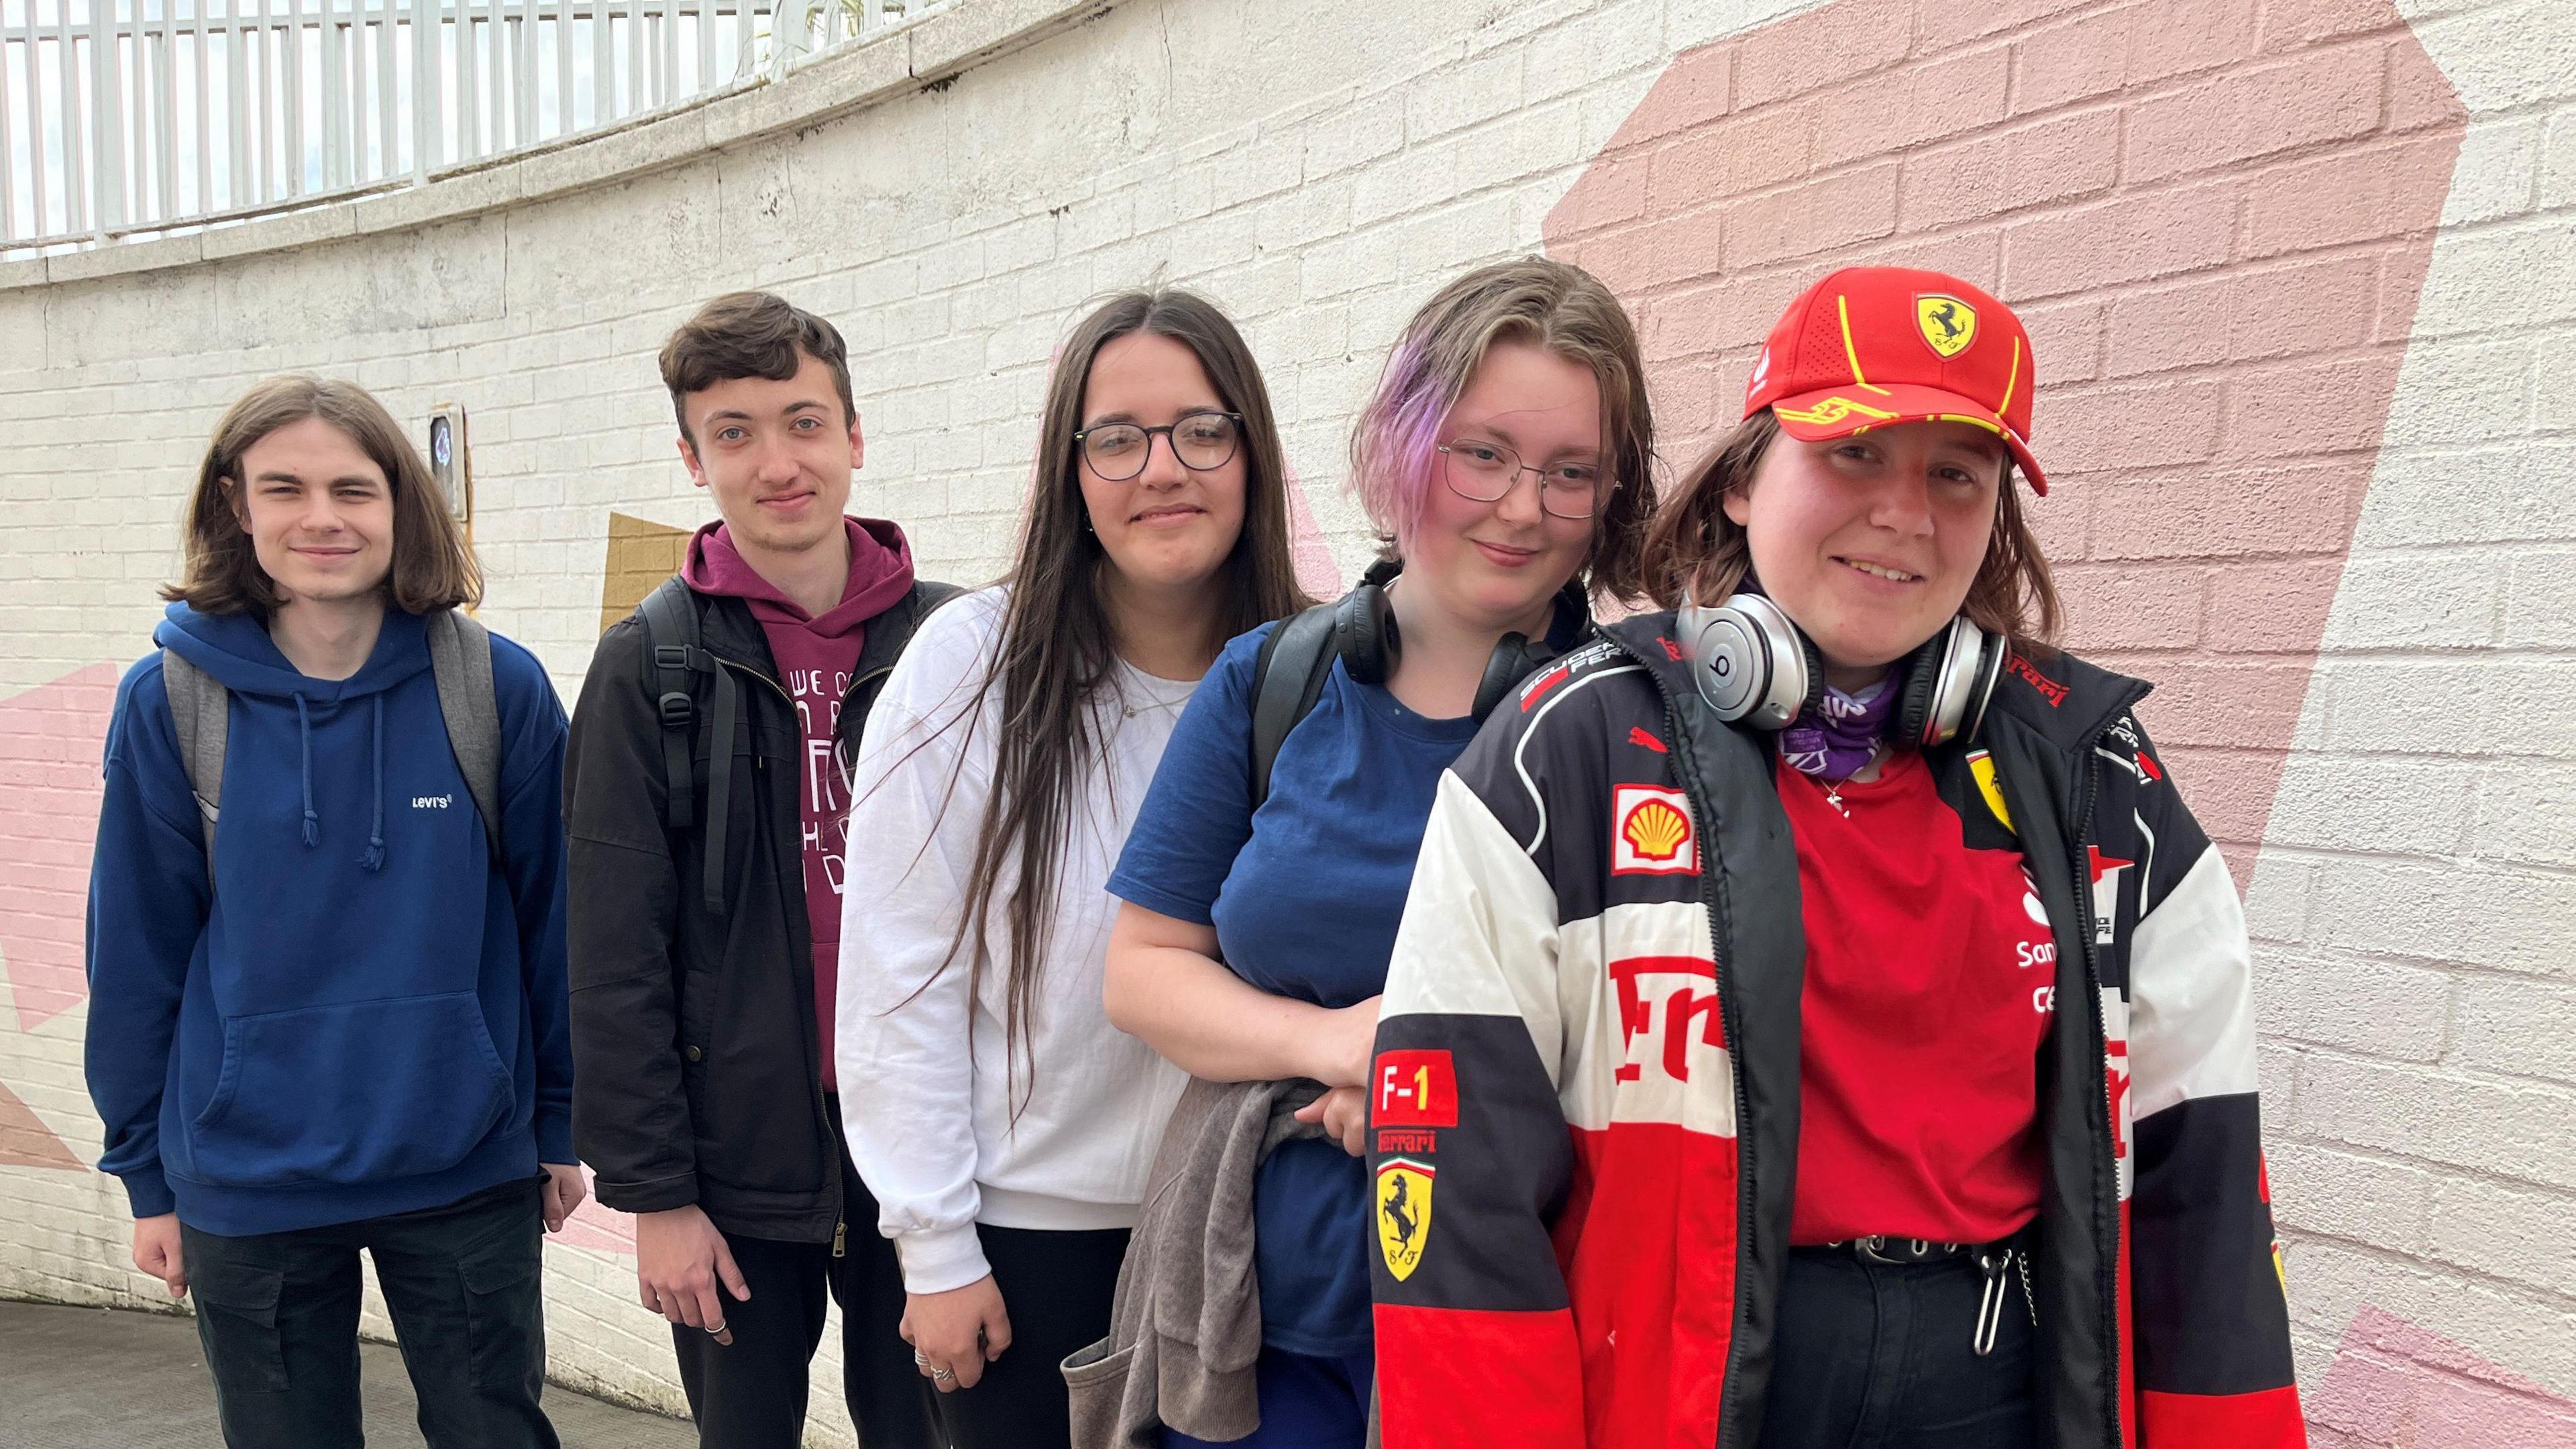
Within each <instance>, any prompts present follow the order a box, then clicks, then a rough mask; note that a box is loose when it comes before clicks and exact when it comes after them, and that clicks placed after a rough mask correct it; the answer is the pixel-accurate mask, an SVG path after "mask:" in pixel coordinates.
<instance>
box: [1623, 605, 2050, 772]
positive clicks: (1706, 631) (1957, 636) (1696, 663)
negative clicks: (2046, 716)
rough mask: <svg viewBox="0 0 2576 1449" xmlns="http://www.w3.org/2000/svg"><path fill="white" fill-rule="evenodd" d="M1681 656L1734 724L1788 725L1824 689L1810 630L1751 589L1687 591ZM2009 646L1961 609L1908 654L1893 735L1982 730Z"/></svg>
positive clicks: (1909, 742)
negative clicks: (1715, 593) (1717, 594)
mask: <svg viewBox="0 0 2576 1449" xmlns="http://www.w3.org/2000/svg"><path fill="white" fill-rule="evenodd" d="M1676 624H1677V627H1678V629H1679V630H1680V634H1681V637H1680V638H1679V639H1677V640H1676V641H1674V642H1676V643H1678V644H1679V645H1681V648H1682V657H1683V658H1685V659H1687V660H1689V661H1690V663H1691V676H1692V678H1694V679H1696V680H1697V681H1698V683H1699V695H1700V698H1701V699H1703V700H1705V701H1707V703H1708V707H1709V709H1710V710H1712V711H1713V712H1715V713H1716V715H1717V717H1718V718H1719V719H1721V720H1724V721H1725V722H1727V723H1728V724H1745V725H1750V726H1752V727H1753V728H1755V729H1762V730H1778V729H1786V728H1788V726H1789V723H1790V721H1792V720H1795V719H1796V718H1797V717H1798V715H1799V713H1800V712H1801V711H1803V710H1805V709H1806V708H1807V707H1808V706H1809V705H1812V704H1814V703H1815V702H1816V701H1817V699H1819V698H1820V697H1821V696H1822V695H1823V694H1824V689H1825V670H1824V661H1823V660H1822V658H1821V657H1819V656H1818V655H1817V653H1816V646H1815V645H1814V644H1813V643H1812V642H1810V641H1809V640H1808V638H1807V636H1806V633H1805V631H1804V630H1801V629H1800V628H1799V627H1798V626H1797V624H1796V623H1795V622H1794V621H1793V620H1791V619H1790V617H1789V615H1788V613H1787V612H1786V611H1785V610H1783V609H1782V608H1781V607H1780V606H1779V605H1778V604H1775V603H1773V602H1771V601H1770V600H1769V599H1767V598H1764V597H1763V596H1762V595H1760V594H1757V593H1753V592H1750V591H1744V592H1739V593H1737V594H1736V595H1735V597H1733V598H1731V599H1728V600H1727V601H1726V602H1725V603H1723V604H1720V605H1718V606H1717V607H1715V608H1709V607H1707V606H1706V605H1703V604H1699V603H1695V602H1693V601H1692V599H1691V597H1690V596H1689V595H1688V594H1687V593H1685V594H1684V595H1683V596H1682V606H1681V609H1680V611H1679V614H1678V616H1677V619H1676ZM2007 652H2009V650H2008V646H2007V645H2006V643H2005V641H2004V638H2003V636H2002V635H2000V634H1990V633H1988V632H1986V631H1985V630H1983V629H1980V628H1978V627H1977V626H1976V625H1975V624H1974V623H1972V622H1970V621H1969V619H1968V616H1967V615H1965V614H1962V615H1960V616H1958V617H1957V618H1954V619H1952V620H1951V621H1950V624H1949V627H1948V628H1945V629H1943V630H1942V631H1941V632H1940V633H1938V634H1935V635H1933V636H1932V637H1931V638H1930V639H1927V640H1925V641H1924V642H1923V644H1922V646H1921V647H1920V648H1917V649H1916V650H1915V651H1914V652H1913V653H1912V654H1911V655H1908V656H1907V657H1906V660H1905V665H1904V667H1905V693H1904V695H1903V696H1902V697H1901V698H1899V699H1898V701H1897V706H1896V718H1895V719H1894V720H1893V721H1892V722H1891V725H1890V728H1889V732H1888V738H1889V740H1890V741H1891V742H1892V743H1894V744H1897V745H1900V746H1902V747H1904V748H1907V749H1917V750H1922V749H1930V748H1932V747H1933V746H1935V745H1946V744H1948V743H1949V742H1950V741H1952V740H1954V739H1960V738H1968V739H1973V738H1975V737H1976V733H1977V726H1978V725H1980V724H1982V723H1984V721H1985V717H1986V701H1987V700H1988V699H1990V698H1992V697H1993V695H1994V692H1995V681H1996V680H1997V679H1998V678H2000V677H2001V676H2002V674H2003V669H2004V656H2005V654H2006V653H2007Z"/></svg>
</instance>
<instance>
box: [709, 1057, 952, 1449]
mask: <svg viewBox="0 0 2576 1449" xmlns="http://www.w3.org/2000/svg"><path fill="white" fill-rule="evenodd" d="M830 1110H831V1121H832V1131H833V1136H834V1137H835V1138H836V1139H837V1138H838V1137H839V1135H840V1127H841V1118H840V1104H839V1103H838V1102H832V1103H831V1104H830ZM841 1220H842V1223H843V1224H844V1229H843V1232H842V1241H841V1245H840V1250H839V1251H838V1252H837V1253H836V1252H835V1251H834V1248H833V1245H832V1244H830V1243H782V1242H777V1241H773V1240H771V1239H767V1238H751V1237H743V1236H741V1235H738V1234H734V1233H727V1234H725V1245H726V1246H727V1247H729V1248H731V1249H732V1250H733V1261H734V1265H735V1266H736V1267H738V1268H740V1269H742V1277H743V1282H744V1284H745V1285H746V1286H748V1287H749V1288H750V1289H751V1298H750V1300H749V1301H748V1302H746V1301H744V1300H742V1299H739V1298H736V1297H734V1296H733V1295H732V1294H731V1293H729V1292H726V1290H725V1289H724V1287H723V1285H722V1284H719V1285H717V1288H716V1291H717V1292H718V1293H719V1294H722V1295H723V1297H724V1300H725V1327H726V1328H728V1329H730V1330H732V1333H733V1342H732V1343H730V1344H720V1343H717V1342H716V1341H715V1339H714V1338H712V1337H710V1336H709V1335H708V1334H707V1332H706V1331H705V1330H704V1329H698V1328H691V1327H689V1326H688V1325H687V1324H685V1323H681V1324H673V1325H672V1327H671V1343H672V1347H673V1350H674V1352H675V1353H676V1354H677V1355H678V1358H679V1365H680V1387H681V1388H682V1390H684V1391H685V1392H686V1393H687V1394H688V1397H689V1416H690V1417H691V1418H692V1419H695V1420H696V1421H697V1425H698V1443H699V1445H700V1446H701V1449H797V1446H798V1445H800V1444H802V1443H804V1442H805V1405H806V1394H807V1385H808V1365H809V1364H810V1363H811V1362H812V1360H813V1358H814V1350H815V1349H817V1348H819V1347H821V1346H822V1342H823V1314H824V1310H825V1308H826V1307H827V1306H828V1305H829V1304H832V1303H838V1304H840V1305H841V1363H842V1369H841V1393H842V1397H843V1398H844V1399H845V1400H846V1401H847V1402H848V1404H849V1406H850V1421H851V1422H852V1423H853V1424H855V1425H857V1426H858V1431H859V1442H860V1443H861V1444H864V1445H866V1446H867V1449H939V1446H941V1445H942V1444H944V1442H945V1441H944V1439H943V1438H942V1437H941V1435H940V1432H939V1430H938V1428H937V1419H936V1417H935V1414H936V1411H935V1408H934V1405H933V1403H932V1400H933V1399H934V1398H935V1395H934V1394H933V1392H932V1390H931V1387H930V1381H929V1380H928V1379H925V1378H923V1377H922V1376H921V1374H920V1372H919V1371H918V1370H917V1369H916V1368H915V1367H914V1366H913V1362H912V1349H911V1347H910V1346H909V1345H907V1344H905V1343H904V1341H903V1338H902V1336H901V1335H900V1334H898V1333H897V1332H896V1326H897V1325H898V1324H900V1323H901V1322H902V1321H903V1271H902V1269H901V1268H900V1267H899V1266H897V1264H896V1262H895V1256H894V1244H892V1243H890V1242H888V1241H886V1240H885V1238H884V1237H882V1236H880V1235H879V1234H878V1232H877V1200H876V1199H875V1198H874V1197H873V1196H871V1195H870V1194H869V1192H868V1189H867V1184H865V1183H863V1182H861V1181H860V1180H859V1173H858V1169H857V1168H855V1167H853V1166H851V1165H850V1155H849V1152H848V1150H847V1149H843V1150H842V1152H841Z"/></svg>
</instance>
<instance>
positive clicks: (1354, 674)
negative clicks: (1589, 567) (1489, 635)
mask: <svg viewBox="0 0 2576 1449" xmlns="http://www.w3.org/2000/svg"><path fill="white" fill-rule="evenodd" d="M1402 572H1404V563H1403V561H1402V560H1400V559H1381V560H1379V561H1378V562H1376V563H1373V564H1371V565H1369V569H1368V572H1367V573H1365V574H1362V575H1361V576H1360V581H1359V584H1358V586H1357V587H1355V588H1353V589H1352V590H1351V591H1350V592H1349V593H1347V594H1344V595H1342V600H1341V602H1340V603H1338V604H1335V605H1334V606H1333V648H1334V651H1335V652H1336V653H1338V654H1340V655H1341V658H1342V668H1343V669H1345V670H1347V671H1349V672H1350V676H1351V678H1353V679H1355V680H1357V681H1359V682H1360V683H1362V684H1384V683H1386V682H1387V680H1388V679H1390V678H1392V677H1393V676H1394V674H1395V665H1396V661H1397V660H1398V659H1400V658H1402V657H1403V655H1404V634H1403V631H1402V630H1401V629H1399V628H1398V627H1397V626H1396V622H1395V605H1394V604H1393V603H1392V602H1391V601H1389V600H1388V598H1387V596H1386V586H1387V585H1388V584H1390V583H1393V582H1394V581H1395V576H1396V575H1397V574H1400V573H1402ZM1556 607H1557V608H1558V609H1559V610H1566V609H1571V610H1572V611H1573V612H1574V614H1575V616H1576V617H1577V618H1578V619H1580V620H1582V624H1583V627H1582V629H1581V631H1580V633H1581V634H1585V635H1588V634H1590V633H1591V632H1592V602H1591V599H1590V597H1589V596H1588V595H1586V593H1585V592H1584V588H1583V583H1582V581H1581V580H1580V579H1577V580H1573V581H1570V582H1568V583H1567V584H1566V586H1565V588H1564V589H1563V590H1562V591H1561V592H1559V593H1558V594H1557V596H1556ZM1550 632H1551V633H1552V632H1554V631H1553V630H1551V631H1550ZM1556 657H1557V651H1556V650H1555V649H1553V648H1550V647H1549V646H1548V642H1547V640H1545V639H1543V638H1542V639H1538V640H1532V639H1531V638H1530V637H1529V636H1528V635H1526V634H1523V633H1520V632H1519V631H1518V630H1515V631H1513V632H1511V633H1509V634H1505V635H1504V636H1503V637H1502V638H1501V640H1499V641H1498V642H1496V644H1495V645H1494V652H1493V654H1492V655H1491V657H1489V658H1487V659H1486V661H1485V675H1484V678H1483V679H1482V680H1480V681H1479V682H1478V683H1477V685H1476V704H1475V717H1476V718H1477V719H1479V720H1481V719H1483V718H1484V717H1485V716H1486V715H1489V714H1491V713H1493V711H1494V706H1496V705H1498V704H1501V703H1502V702H1503V697H1504V696H1505V695H1508V694H1510V693H1511V692H1512V690H1513V688H1514V687H1515V686H1517V685H1519V683H1520V682H1521V681H1522V680H1524V679H1526V678H1528V677H1529V675H1530V672H1531V671H1532V670H1535V669H1537V668H1538V667H1539V666H1540V665H1542V664H1545V663H1547V662H1549V661H1550V660H1553V659H1555V658H1556Z"/></svg>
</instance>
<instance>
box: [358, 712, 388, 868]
mask: <svg viewBox="0 0 2576 1449" xmlns="http://www.w3.org/2000/svg"><path fill="white" fill-rule="evenodd" d="M367 701H368V703H370V704H373V705H374V706H375V718H374V729H373V733H372V734H371V736H370V738H371V740H372V741H373V743H374V745H375V751H376V788H375V801H376V814H375V819H374V821H373V823H371V824H370V825H369V826H368V827H367V853H366V854H365V855H364V856H362V857H360V859H359V861H358V864H360V865H362V866H365V867H366V868H367V869H368V870H369V871H371V872H372V871H381V870H383V869H384V868H385V697H384V696H383V695H381V694H371V695H369V696H367Z"/></svg>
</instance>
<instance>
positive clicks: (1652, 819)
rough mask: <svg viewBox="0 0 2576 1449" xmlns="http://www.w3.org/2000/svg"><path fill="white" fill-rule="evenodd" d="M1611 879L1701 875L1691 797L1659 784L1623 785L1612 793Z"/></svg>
mask: <svg viewBox="0 0 2576 1449" xmlns="http://www.w3.org/2000/svg"><path fill="white" fill-rule="evenodd" d="M1610 873H1611V874H1612V875H1697V874H1699V836H1698V834H1697V833H1696V832H1695V831H1693V830H1692V829H1691V818H1690V797H1689V796H1687V795H1685V794H1683V793H1682V792H1681V791H1679V790H1668V789H1665V788H1663V787H1662V786H1660V785H1620V786H1617V787H1615V788H1613V789H1612V790H1611V792H1610Z"/></svg>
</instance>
